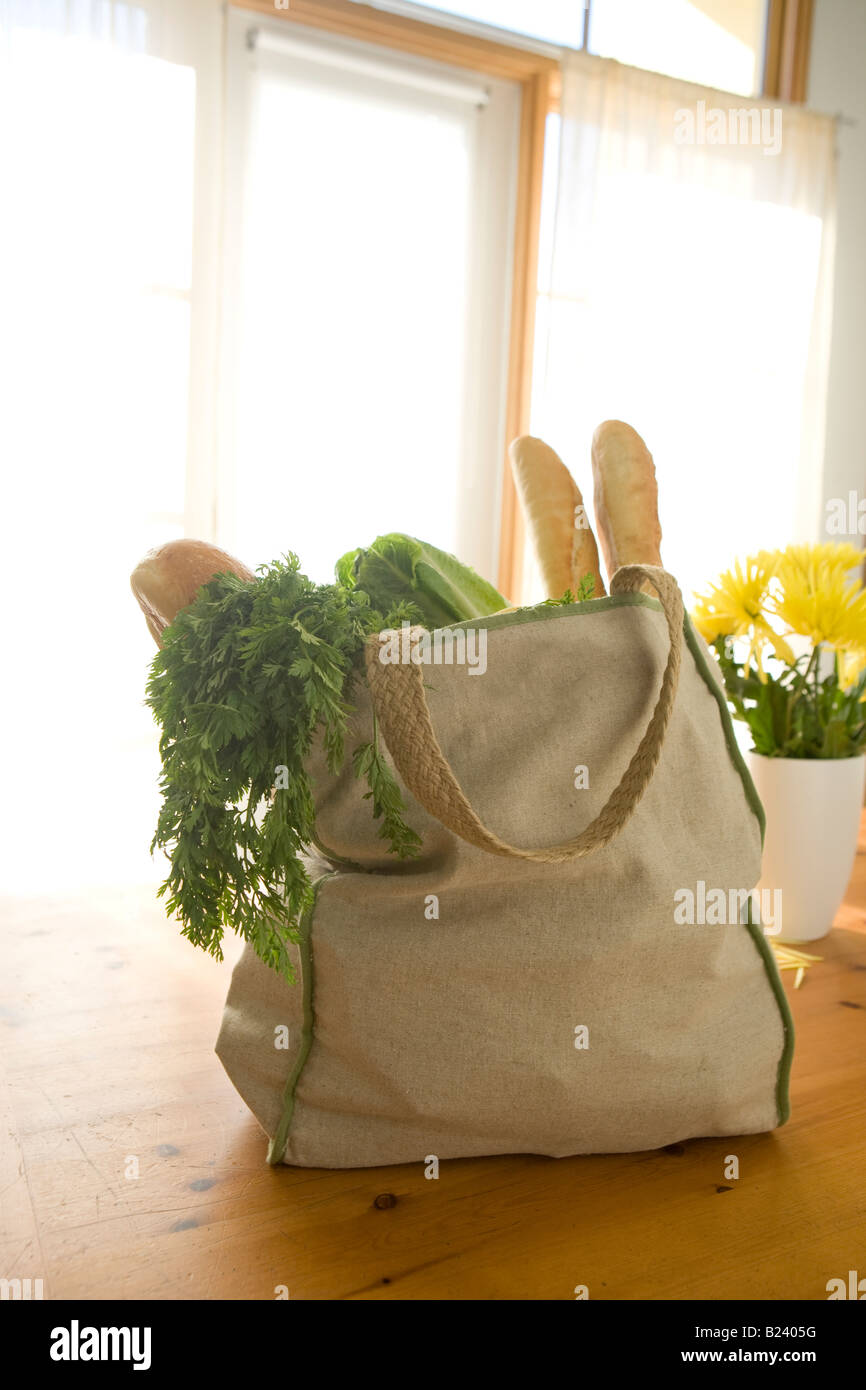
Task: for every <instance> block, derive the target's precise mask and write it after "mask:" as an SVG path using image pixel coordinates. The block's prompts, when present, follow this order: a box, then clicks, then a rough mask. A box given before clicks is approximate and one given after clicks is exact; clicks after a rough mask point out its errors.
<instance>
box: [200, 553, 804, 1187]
mask: <svg viewBox="0 0 866 1390" xmlns="http://www.w3.org/2000/svg"><path fill="white" fill-rule="evenodd" d="M647 579H648V580H650V582H651V583H652V585H653V586H654V588H655V590H656V592H657V593H658V595H659V597H658V599H656V598H655V597H650V596H648V595H647V594H646V593H644V592H640V589H641V585H642V583H643V581H645V580H647ZM460 628H463V629H464V630H470V629H475V630H476V634H475V638H474V641H475V642H476V653H477V650H478V647H479V645H480V639H481V637H482V632H483V634H485V641H486V668H485V669H484V670H483V672H482V670H481V663H480V662H477V663H476V669H475V670H473V668H472V667H471V666H470V665H468V664H465V663H464V664H459V662H455V664H453V665H446V664H441V665H433V664H429V663H428V664H426V665H424V664H412V663H411V662H407V663H396V664H395V663H391V664H385V663H384V662H383V661H382V660H381V659H380V658H381V654H382V651H383V645H382V643H381V642H379V641H377V639H375V638H373V639H371V641H370V643H369V644H368V649H367V653H366V655H367V662H366V669H367V682H366V684H360V688H359V690H358V691H357V696H356V700H355V704H356V714H355V716H354V720H353V724H354V730H355V732H356V734H357V737H358V738H359V739H366V738H369V737H370V736H371V730H372V727H373V711H374V710H375V712H376V718H377V724H378V735H379V738H380V739H384V742H385V744H386V745H387V749H388V752H389V754H390V757H391V759H392V762H393V766H394V768H395V771H396V775H397V777H398V780H399V781H400V782H401V785H402V788H403V790H404V796H405V801H406V819H407V821H408V822H409V824H410V825H412V826H413V827H414V828H415V829H416V830H417V831H418V833H419V834H420V835H421V836H422V838H423V851H422V853H421V855H420V857H419V858H417V859H415V860H411V861H408V862H406V861H403V862H401V861H397V860H395V859H394V857H393V856H391V855H389V854H388V853H387V851H386V848H385V845H384V843H383V841H382V840H381V839H380V838H379V835H378V827H377V825H376V823H375V822H374V820H373V818H372V815H371V811H370V804H369V801H366V800H365V799H364V796H363V786H362V784H361V783H360V782H358V781H357V780H356V779H355V777H354V776H353V774H352V771H351V768H349V767H348V766H347V768H346V770H344V771H343V772H342V773H341V774H340V775H339V776H337V777H333V776H331V775H330V774H328V773H327V771H326V770H325V768H324V763H323V761H321V760H318V761H316V762H315V763H314V766H313V769H312V770H313V774H314V777H315V786H316V817H317V820H316V824H317V840H318V845H317V847H316V854H317V858H316V860H315V872H316V875H317V885H316V898H315V906H314V909H313V910H312V911H311V912H310V913H309V914H308V917H307V920H306V921H305V922H304V923H303V928H302V933H301V940H300V942H299V944H298V945H297V947H295V948H293V949H294V959H295V964H296V970H297V974H298V977H299V979H298V982H297V983H296V984H294V985H289V984H287V983H286V982H285V981H284V980H283V979H282V978H280V977H279V976H278V975H277V974H276V973H275V972H274V971H272V970H270V969H268V968H267V967H266V966H265V965H263V964H262V962H261V961H260V960H259V959H258V957H257V956H256V955H255V953H254V952H253V950H252V948H251V947H249V946H247V947H246V948H245V949H244V951H243V954H242V956H241V957H240V960H239V963H238V964H237V966H236V968H235V970H234V974H233V977H232V982H231V988H230V990H229V994H228V999H227V1002H226V1007H225V1014H224V1017H223V1023H222V1028H221V1031H220V1034H219V1039H218V1042H217V1053H218V1055H219V1057H220V1058H221V1060H222V1063H223V1065H224V1067H225V1069H226V1071H227V1072H228V1075H229V1077H230V1078H231V1080H232V1082H233V1083H234V1085H235V1086H236V1087H237V1089H238V1091H239V1092H240V1094H241V1096H242V1097H243V1099H244V1100H245V1101H246V1103H247V1105H249V1107H250V1109H251V1110H252V1112H253V1114H254V1115H255V1116H256V1118H257V1120H258V1121H259V1123H260V1125H261V1126H262V1128H263V1129H264V1130H265V1132H266V1133H267V1134H268V1136H269V1137H270V1141H271V1142H270V1150H269V1159H270V1161H271V1162H275V1163H278V1162H284V1163H289V1164H298V1165H303V1166H311V1167H322V1168H348V1167H363V1166H369V1165H379V1164H389V1163H405V1162H423V1161H424V1160H425V1159H427V1158H428V1156H430V1155H436V1156H437V1157H438V1158H440V1159H445V1158H453V1157H458V1156H466V1155H476V1154H499V1153H535V1154H549V1155H554V1156H562V1155H565V1154H580V1153H614V1152H624V1151H631V1150H640V1149H653V1148H658V1147H660V1146H663V1145H665V1144H669V1143H672V1142H675V1141H677V1140H683V1139H687V1138H690V1137H693V1136H710V1135H735V1134H751V1133H757V1132H761V1131H766V1130H770V1129H772V1128H774V1127H775V1126H776V1125H778V1124H782V1123H784V1121H785V1119H786V1118H787V1114H788V1099H787V1084H788V1072H789V1069H790V1062H791V1052H792V1046H793V1033H792V1028H791V1020H790V1015H789V1012H788V1009H787V1005H786V1002H785V996H784V993H783V990H782V987H781V984H780V981H779V975H778V971H777V969H776V966H775V962H774V959H773V956H772V953H771V951H770V948H769V945H768V942H767V939H766V936H765V935H764V933H763V931H762V930H761V929H760V927H759V926H757V925H754V924H752V923H751V917H750V913H749V912H748V910H743V900H744V898H745V897H746V895H747V892H748V890H750V889H751V888H752V887H753V886H754V885H755V884H756V883H757V881H758V878H759V876H760V868H761V843H762V835H763V812H762V810H761V807H760V803H759V801H758V799H757V796H756V794H755V791H754V788H753V786H752V783H751V780H750V778H749V774H748V772H747V770H746V767H745V765H744V763H743V760H742V758H741V756H740V753H739V751H738V748H737V745H736V742H735V740H734V735H733V730H732V727H731V721H730V716H729V714H728V710H727V705H726V703H725V698H724V693H723V690H722V688H721V682H720V679H719V677H718V675H717V673H716V670H715V665H714V663H712V661H711V659H710V657H709V653H708V651H707V649H706V647H705V646H704V644H703V642H702V639H701V638H700V637H699V636H697V634H696V633H695V631H694V629H693V628H692V626H691V624H690V623H689V621H688V619H687V618H686V617H685V616H684V613H683V605H682V599H681V596H680V592H679V589H678V588H677V585H676V583H675V582H674V580H673V579H672V578H671V577H670V576H669V575H668V574H666V573H665V572H664V571H662V570H658V569H654V568H652V567H649V566H628V567H624V568H622V569H620V570H619V571H618V572H617V574H616V575H615V576H614V579H613V582H612V584H611V594H610V596H609V597H607V598H603V599H597V600H590V601H589V602H586V603H579V604H573V605H570V606H567V607H559V606H549V605H541V606H540V607H538V608H534V609H522V610H519V611H516V612H513V613H505V614H499V615H496V616H494V617H491V618H487V619H484V620H481V621H478V622H474V623H464V624H461V625H459V626H458V628H456V629H452V631H453V632H455V633H456V632H457V631H459V629H460ZM464 640H466V639H464ZM459 654H460V653H459V648H458V650H457V655H458V656H459ZM347 762H348V760H347ZM581 827H582V828H581ZM576 830H578V831H579V833H575V832H576ZM702 885H703V887H702ZM689 894H691V895H692V901H693V903H694V905H695V910H694V912H693V913H692V920H691V921H688V920H682V919H683V917H684V916H686V917H687V915H688V902H689ZM707 903H712V904H714V905H715V906H714V909H713V910H712V911H710V910H706V911H705V912H704V907H705V904H707ZM684 904H685V905H686V906H685V907H684V906H683V905H684ZM720 904H724V907H720V906H719V905H720ZM728 904H730V911H729V912H727V914H726V911H725V908H726V907H727V905H728ZM702 915H704V916H706V918H707V919H708V920H700V919H701V917H702ZM678 918H679V919H680V920H678Z"/></svg>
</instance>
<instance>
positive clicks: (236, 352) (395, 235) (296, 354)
mask: <svg viewBox="0 0 866 1390" xmlns="http://www.w3.org/2000/svg"><path fill="white" fill-rule="evenodd" d="M285 27H286V28H287V27H288V26H285ZM249 33H250V17H249V16H248V15H244V14H242V13H240V12H237V13H234V14H232V16H231V26H230V54H231V64H232V66H231V78H230V97H229V108H228V128H229V130H230V132H232V135H231V143H232V147H233V148H234V149H235V150H236V151H237V158H236V162H234V163H232V164H230V167H229V172H228V179H227V187H228V189H229V198H230V202H229V207H228V222H227V242H226V244H227V247H228V253H227V257H226V266H227V271H228V276H229V278H228V281H227V285H226V296H225V303H226V315H227V317H226V323H225V333H224V337H225V340H226V345H227V348H228V349H229V355H228V356H227V358H226V361H225V363H224V370H225V372H226V380H227V382H229V383H231V386H232V388H233V397H234V409H233V418H232V419H231V421H230V422H227V426H226V429H225V438H226V441H227V447H226V455H225V460H224V465H225V466H224V470H223V479H222V485H221V491H220V505H219V510H218V520H219V531H220V537H221V539H222V540H224V541H225V542H226V543H227V544H228V545H229V546H230V548H231V549H233V550H235V551H236V552H237V553H238V554H240V555H241V556H243V557H244V558H245V559H246V560H247V561H248V562H249V563H252V564H258V563H264V562H269V561H271V560H272V559H274V558H275V557H276V556H278V555H280V554H282V553H283V552H285V551H286V550H289V549H291V550H294V551H296V552H297V553H298V554H299V555H300V559H301V567H302V569H303V570H304V572H305V573H308V574H310V575H311V577H313V578H314V579H316V580H317V581H319V582H327V581H328V580H329V579H330V578H332V577H333V566H334V563H335V561H336V560H337V559H338V558H339V556H340V555H341V553H343V552H344V551H346V550H349V549H353V548H354V547H356V546H358V545H363V544H367V543H369V542H370V541H372V540H373V539H374V537H375V536H376V535H378V534H381V533H383V532H387V531H409V532H410V533H420V534H422V535H423V536H424V538H425V539H427V540H430V541H432V542H433V543H434V544H436V545H439V546H441V547H442V548H444V549H447V550H452V551H458V552H459V553H460V554H461V555H462V556H463V558H464V559H466V560H467V561H468V562H469V563H471V564H474V565H475V566H476V567H477V568H478V569H479V570H481V571H482V572H484V573H486V574H494V575H495V573H496V567H497V545H498V521H499V518H498V509H497V506H496V499H497V498H498V496H499V489H500V486H501V460H502V456H503V450H504V445H505V439H504V429H503V418H504V400H505V385H506V383H505V368H506V346H507V336H508V335H507V322H508V308H509V290H510V284H511V225H512V220H513V203H514V164H515V157H516V140H517V114H518V90H517V88H516V86H515V85H514V84H511V83H507V82H493V81H491V80H489V79H485V80H483V81H482V80H480V79H479V78H478V77H477V76H475V75H473V74H472V73H471V72H466V71H465V70H464V71H462V72H461V71H456V70H452V69H450V68H447V67H445V66H444V65H441V64H430V63H419V62H418V61H416V60H414V59H402V58H398V57H397V56H396V55H392V54H389V53H387V51H384V50H381V49H376V48H373V47H372V46H370V45H358V44H346V43H339V42H336V43H335V42H330V41H329V42H327V43H323V42H321V41H319V40H318V39H317V38H315V37H310V36H309V35H304V34H300V35H299V34H297V33H295V32H291V33H289V34H285V33H284V32H282V30H280V29H277V27H276V26H271V27H268V28H264V29H262V28H255V29H254V30H253V35H252V39H250V38H249V37H248V35H249ZM228 395H229V392H228V391H227V392H226V396H228Z"/></svg>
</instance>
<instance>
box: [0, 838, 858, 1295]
mask: <svg viewBox="0 0 866 1390" xmlns="http://www.w3.org/2000/svg"><path fill="white" fill-rule="evenodd" d="M4 906H5V911H4V912H3V914H2V921H3V927H2V959H3V966H4V968H3V972H2V986H0V1033H2V1055H3V1057H4V1059H5V1068H4V1070H5V1076H4V1077H3V1079H2V1082H0V1111H2V1119H3V1129H2V1141H3V1142H2V1148H0V1163H2V1168H0V1192H2V1199H0V1200H2V1215H0V1276H3V1277H7V1278H14V1277H18V1278H32V1279H35V1278H42V1279H43V1280H44V1281H45V1294H46V1297H52V1298H83V1299H101V1298H123V1299H128V1298H146V1299H162V1298H181V1299H272V1298H274V1297H275V1296H276V1295H275V1290H276V1289H277V1287H278V1286H279V1285H284V1286H286V1287H287V1288H288V1290H289V1294H290V1297H291V1298H292V1299H318V1300H324V1299H328V1300H330V1299H364V1300H366V1299H406V1300H421V1299H442V1300H461V1299H485V1300H486V1299H491V1300H498V1299H506V1300H522V1299H527V1300H536V1299H570V1298H573V1296H574V1294H573V1291H574V1288H575V1286H576V1285H577V1284H586V1285H587V1286H588V1288H589V1293H590V1298H592V1299H639V1298H647V1299H664V1298H673V1299H732V1298H743V1297H746V1298H759V1299H781V1298H806V1299H815V1300H818V1299H823V1298H825V1297H826V1292H825V1286H826V1283H827V1280H828V1279H830V1278H834V1277H836V1276H842V1277H845V1276H846V1275H847V1271H848V1270H849V1269H851V1268H860V1269H861V1273H862V1272H863V1271H862V1264H863V1249H864V1237H866V1188H864V1183H863V1173H864V1169H866V1124H864V1119H866V1084H864V1081H866V835H864V836H863V837H862V838H861V845H860V852H859V855H858V859H857V864H856V867H855V870H854V875H853V878H852V883H851V888H850V890H849V893H848V897H847V900H846V903H845V906H844V907H843V908H842V910H841V912H840V914H839V918H838V922H839V925H838V926H837V927H836V928H835V929H834V931H833V932H832V933H831V935H830V936H829V937H828V938H827V939H826V940H825V941H823V942H821V943H819V944H818V945H817V946H816V947H815V948H814V950H815V953H816V954H820V955H822V956H823V957H824V959H823V961H822V963H821V964H819V965H816V966H814V967H813V968H812V969H811V970H810V971H809V972H808V975H807V977H806V981H805V983H804V985H803V987H802V988H801V989H799V990H797V991H796V992H795V991H793V989H792V978H793V977H792V975H791V974H790V973H786V975H785V977H784V978H785V982H786V988H787V990H788V993H789V996H790V998H791V1002H792V1007H793V1011H794V1017H795V1022H796V1027H797V1050H796V1057H795V1062H794V1072H793V1089H792V1099H793V1116H792V1119H791V1121H790V1123H789V1124H788V1125H787V1126H786V1127H785V1128H784V1129H782V1130H779V1131H778V1132H777V1133H774V1134H769V1135H757V1136H752V1137H748V1138H743V1139H704V1140H693V1141H690V1142H688V1143H685V1144H683V1145H676V1146H673V1148H672V1149H671V1150H664V1151H659V1152H652V1153H642V1154H629V1155H614V1156H606V1157H605V1156H602V1157H592V1158H573V1159H559V1160H553V1159H547V1158H540V1157H527V1156H519V1157H506V1158H493V1159H472V1160H460V1161H454V1162H450V1163H443V1164H442V1166H441V1170H440V1176H439V1178H438V1180H428V1179H425V1177H424V1173H423V1168H422V1167H421V1165H412V1166H406V1167H397V1168H383V1169H370V1170H363V1171H357V1172H328V1171H319V1170H304V1169H289V1168H280V1169H275V1170H274V1169H270V1168H268V1167H267V1165H266V1163H265V1148H266V1141H265V1138H264V1136H263V1135H262V1134H261V1132H260V1131H259V1129H258V1127H257V1125H256V1123H255V1121H254V1120H253V1118H252V1116H251V1115H250V1114H249V1113H248V1111H247V1110H246V1108H245V1106H244V1105H243V1103H242V1102H241V1101H240V1099H239V1098H238V1096H237V1095H236V1094H235V1092H234V1090H233V1089H232V1087H231V1085H230V1083H229V1081H228V1079H227V1078H226V1076H225V1075H224V1073H223V1071H222V1068H221V1067H220V1064H219V1062H218V1060H217V1058H216V1057H215V1055H214V1053H213V1043H214V1039H215V1037H216V1032H217V1028H218V1024H219V1018H220V1012H221V1008H222V1001H223V997H224V994H225V990H226V986H227V983H228V974H229V968H230V963H229V962H226V963H224V964H221V965H220V964H216V963H215V962H212V961H210V960H209V959H208V958H207V957H205V956H204V955H202V954H200V953H197V952H195V951H194V950H193V949H192V948H191V947H190V946H189V945H188V944H187V943H186V942H185V941H182V940H181V939H180V938H179V936H178V935H177V930H176V927H175V926H174V925H173V924H171V923H170V922H167V921H166V920H165V918H164V917H163V915H162V910H161V908H160V907H159V906H158V905H157V904H156V903H155V901H154V898H153V890H152V888H147V889H141V890H136V891H132V890H130V891H128V892H125V893H115V894H109V893H105V895H104V896H102V897H100V899H99V900H98V901H93V900H91V901H84V900H76V899H74V898H71V897H70V898H67V899H64V900H58V899H32V900H21V899H19V900H15V901H11V900H7V901H6V903H5V905H4ZM235 952H236V947H233V954H234V953H235ZM728 1154H736V1155H737V1156H738V1158H739V1162H740V1177H739V1179H738V1180H728V1179H726V1177H725V1175H724V1167H725V1159H726V1156H727V1155H728ZM132 1159H135V1160H136V1161H137V1164H138V1173H139V1176H138V1177H131V1176H128V1175H127V1174H128V1173H129V1172H131V1171H133V1170H132V1168H131V1160H132ZM385 1194H391V1195H392V1196H393V1197H395V1198H396V1202H393V1203H390V1202H383V1203H382V1204H381V1205H380V1206H377V1205H376V1198H377V1197H380V1196H384V1195H385ZM858 1262H859V1263H858Z"/></svg>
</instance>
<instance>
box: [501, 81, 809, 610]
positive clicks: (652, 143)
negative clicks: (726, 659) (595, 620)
mask: <svg viewBox="0 0 866 1390" xmlns="http://www.w3.org/2000/svg"><path fill="white" fill-rule="evenodd" d="M752 112H754V113H755V114H754V115H752V114H751V113H752ZM732 113H733V114H732ZM738 113H742V114H738ZM552 126H553V128H552V132H551V133H552V136H553V138H554V139H556V137H557V135H558V138H559V153H558V180H557V188H556V195H555V204H554V205H553V208H552V216H551V217H550V218H549V219H548V226H547V228H546V238H545V242H544V245H545V251H544V255H543V258H542V264H541V271H540V286H539V289H540V293H539V315H538V329H537V337H536V374H535V389H534V398H533V420H532V428H533V432H534V433H536V434H540V435H541V436H542V437H544V438H545V439H547V440H548V441H549V442H550V443H551V444H552V445H553V446H554V447H555V448H556V449H557V450H558V451H559V452H560V453H561V454H562V455H563V457H564V458H565V459H566V461H567V462H568V463H569V465H570V466H571V468H572V470H573V471H574V473H575V475H576V477H577V480H578V483H579V485H580V486H581V488H582V489H583V491H584V493H585V494H586V493H587V492H589V493H591V490H592V483H591V471H590V441H591V439H592V433H593V430H594V428H595V426H596V425H597V424H598V423H599V422H600V421H602V420H605V419H611V418H615V419H622V420H626V421H628V423H629V424H631V425H633V426H634V427H635V428H636V429H637V430H638V431H639V432H640V433H641V434H642V435H643V436H644V438H645V440H646V442H647V444H648V446H649V448H650V450H651V452H652V453H653V455H654V457H655V461H656V467H657V472H658V479H659V498H660V514H661V522H662V529H663V533H664V538H663V542H662V557H663V559H664V562H665V564H666V566H667V568H668V569H669V570H670V571H671V572H672V573H673V574H674V575H675V576H676V577H677V578H678V579H679V581H680V584H681V587H682V588H683V593H684V596H685V597H686V601H687V602H688V601H689V599H690V591H691V590H692V589H694V588H696V587H697V588H700V587H701V586H702V585H703V584H705V583H706V581H707V580H709V579H711V578H713V577H714V575H715V574H716V573H717V571H718V570H720V569H722V568H726V567H727V566H728V565H729V564H730V563H731V561H732V559H733V558H734V556H736V555H737V554H741V553H743V552H745V551H749V550H752V549H755V548H759V547H761V546H764V547H772V546H775V545H778V544H783V543H786V542H788V541H791V540H812V539H815V538H816V537H817V533H818V530H819V527H820V524H821V510H820V501H821V472H822V449H823V439H824V400H825V389H826V374H827V358H828V339H829V316H830V303H831V278H832V250H833V217H834V183H835V179H834V168H835V159H834V133H835V132H834V122H833V121H832V120H831V119H830V118H828V117H824V116H821V115H816V114H813V113H811V112H809V111H806V110H803V109H799V108H793V107H787V106H786V107H784V109H779V108H776V109H774V107H773V104H772V103H766V102H758V103H755V102H753V101H752V100H751V99H749V98H744V97H733V96H731V95H730V94H725V93H721V92H715V91H710V90H708V89H707V88H702V87H695V86H692V85H689V84H686V83H683V82H681V81H679V80H678V79H673V78H668V77H662V76H659V75H656V74H653V73H648V72H642V71H640V70H638V69H634V68H628V67H624V66H622V65H620V64H617V63H614V62H609V61H604V60H600V59H592V58H589V57H587V56H586V55H582V54H576V55H573V56H571V57H570V58H569V59H568V60H567V61H566V62H565V64H564V67H563V79H562V105H561V117H560V121H559V123H558V129H557V124H556V122H555V121H554V122H553V123H552ZM732 134H733V135H734V136H735V137H736V139H737V140H738V141H739V143H733V142H732V140H731V136H732ZM744 136H745V137H747V138H748V143H745V142H744ZM723 138H724V143H722V139H723ZM753 139H755V140H756V143H751V141H752V140H753ZM554 157H555V156H554ZM526 587H527V590H528V591H529V592H530V593H531V592H532V590H533V589H535V594H536V595H537V576H535V575H534V574H533V572H532V570H531V568H530V571H529V574H528V582H527V586H526Z"/></svg>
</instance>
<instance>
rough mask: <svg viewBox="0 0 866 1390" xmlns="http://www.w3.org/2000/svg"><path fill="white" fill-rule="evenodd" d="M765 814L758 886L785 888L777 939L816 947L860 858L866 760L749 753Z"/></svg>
mask: <svg viewBox="0 0 866 1390" xmlns="http://www.w3.org/2000/svg"><path fill="white" fill-rule="evenodd" d="M747 756H748V762H749V771H750V772H751V774H752V779H753V781H754V783H755V787H756V789H757V792H758V796H759V797H760V798H761V801H762V802H763V804H764V810H765V811H766V814H767V832H766V835H765V837H764V859H763V865H762V871H761V882H760V885H759V886H760V888H761V889H766V890H769V891H770V892H771V893H772V892H773V890H775V889H781V893H782V899H781V904H782V929H781V931H780V932H778V934H776V935H774V937H773V939H774V940H776V941H789V942H791V943H796V942H806V941H817V940H818V939H819V938H820V937H822V936H825V935H826V933H827V932H828V931H829V930H830V927H831V926H832V925H833V918H834V917H835V915H836V912H837V910H838V908H839V904H840V903H841V902H842V899H843V897H844V896H845V889H846V888H847V886H848V880H849V879H850V877H851V870H852V868H853V866H854V856H855V855H856V853H857V837H858V832H859V829H860V814H861V812H862V810H863V786H864V773H866V758H864V757H862V756H860V757H856V758H764V757H762V756H761V755H760V754H758V753H752V752H750V753H749V754H748V755H747Z"/></svg>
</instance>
